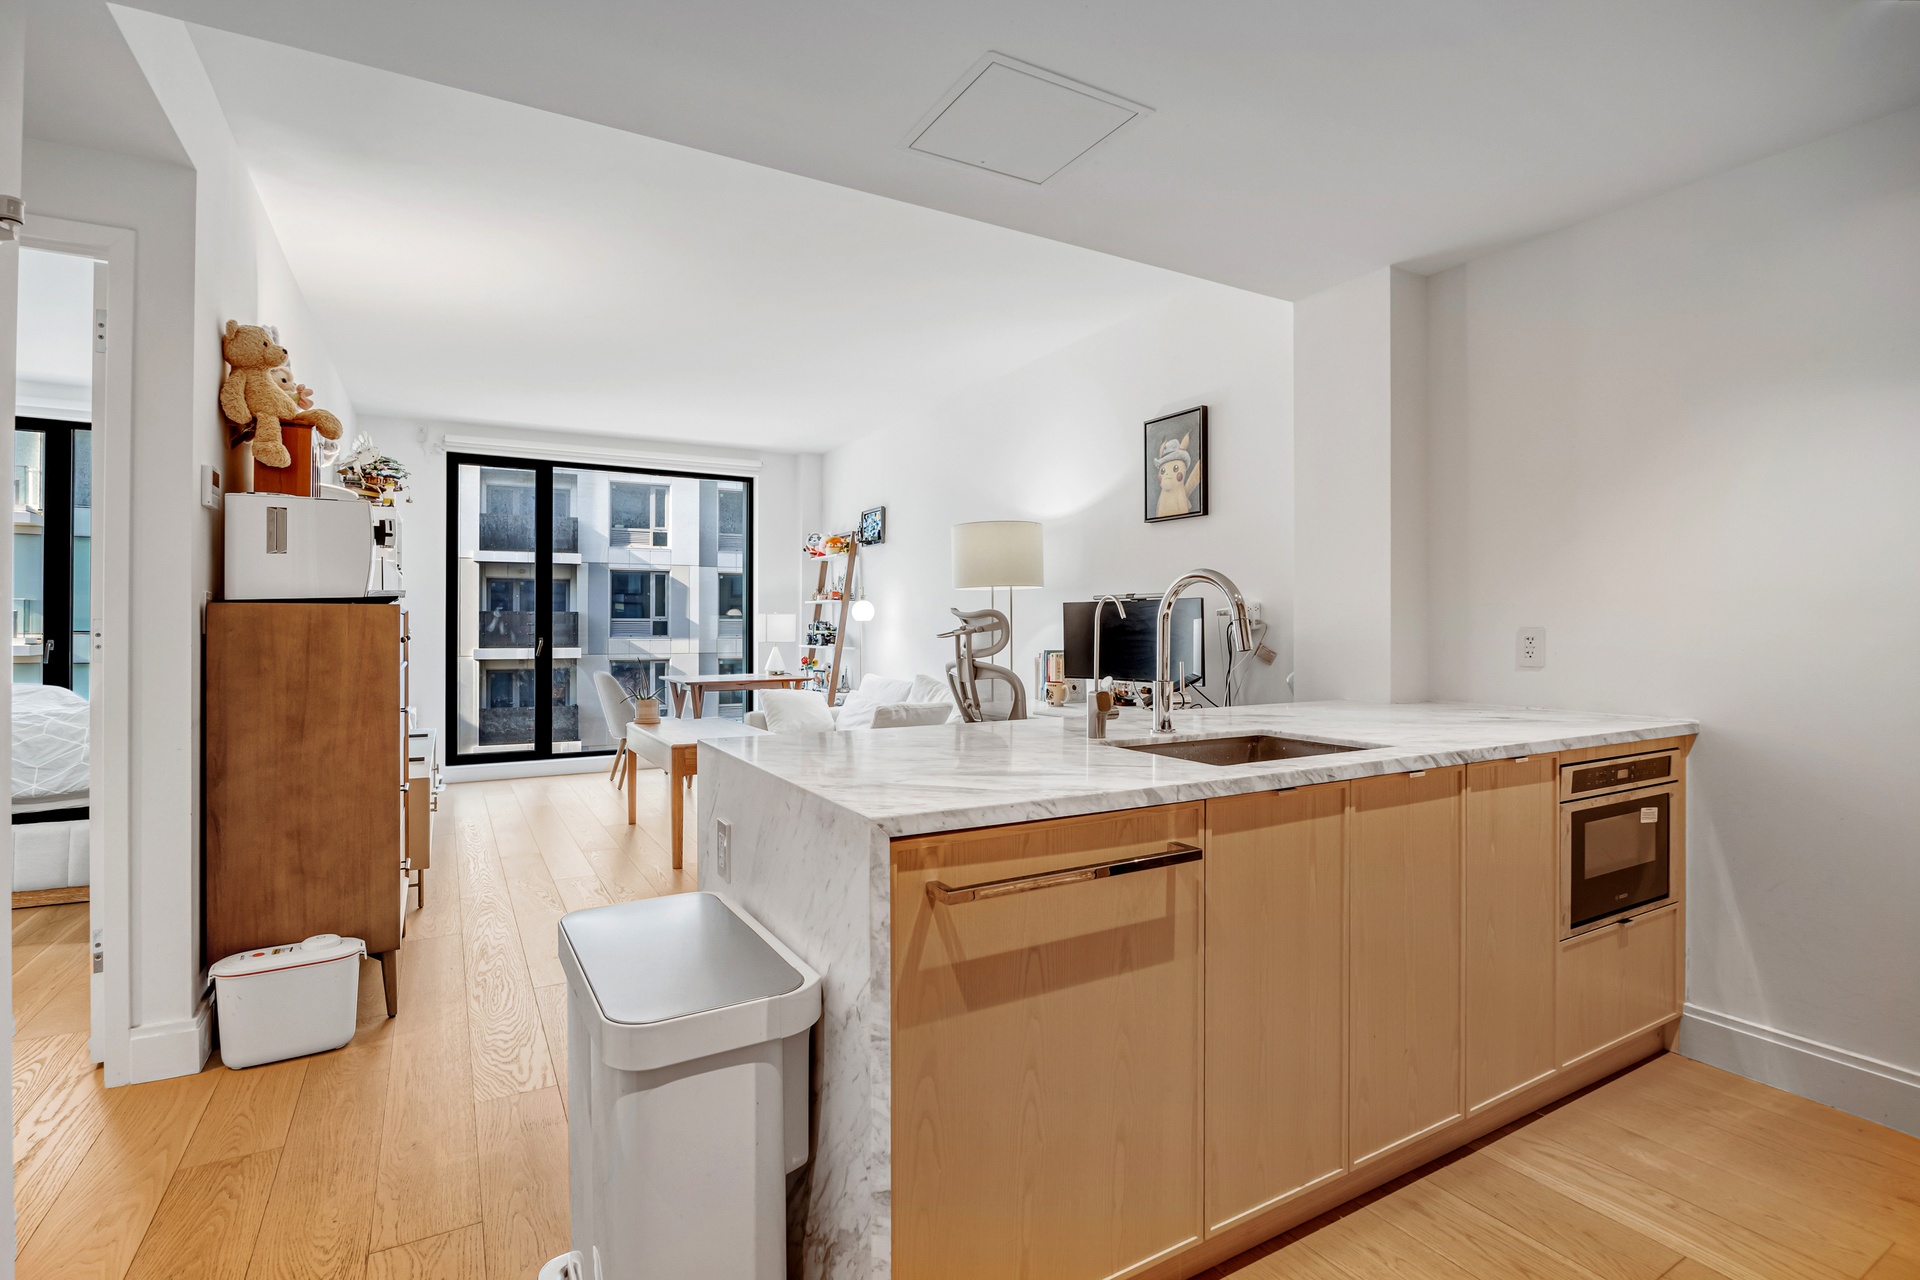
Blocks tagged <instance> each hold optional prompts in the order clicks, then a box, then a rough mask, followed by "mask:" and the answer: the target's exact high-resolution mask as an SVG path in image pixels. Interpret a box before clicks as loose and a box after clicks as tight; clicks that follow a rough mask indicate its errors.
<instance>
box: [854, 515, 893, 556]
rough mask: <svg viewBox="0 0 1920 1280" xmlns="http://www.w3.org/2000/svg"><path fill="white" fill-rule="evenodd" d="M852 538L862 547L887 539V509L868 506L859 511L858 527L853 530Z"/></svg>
mask: <svg viewBox="0 0 1920 1280" xmlns="http://www.w3.org/2000/svg"><path fill="white" fill-rule="evenodd" d="M853 536H854V540H855V541H857V542H858V543H859V544H860V545H861V546H863V547H871V546H874V545H876V544H878V543H882V542H885V541H886V540H887V509H886V508H885V507H868V508H867V509H866V510H865V511H862V512H861V513H860V524H859V527H858V528H856V529H855V530H854V535H853Z"/></svg>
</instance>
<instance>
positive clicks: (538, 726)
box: [442, 450, 759, 765]
mask: <svg viewBox="0 0 1920 1280" xmlns="http://www.w3.org/2000/svg"><path fill="white" fill-rule="evenodd" d="M463 466H471V467H482V468H489V467H490V468H498V469H502V470H510V471H531V472H532V473H533V477H534V479H533V508H534V509H533V573H534V576H533V581H534V588H533V598H534V599H535V600H536V601H540V600H549V601H550V600H552V598H553V583H554V576H553V564H554V561H553V555H554V551H553V543H554V509H553V508H554V503H553V494H554V485H553V473H554V471H555V470H556V469H558V470H562V471H572V470H582V471H599V472H608V473H618V474H625V475H629V476H633V477H636V478H637V482H638V483H646V481H647V479H648V478H650V477H656V476H657V477H660V478H662V479H667V480H711V481H717V482H720V483H722V484H738V485H740V486H741V488H742V491H743V497H742V500H743V502H744V503H745V507H746V513H745V514H746V533H745V535H744V543H743V545H744V548H745V550H744V552H743V554H742V556H741V565H740V569H739V573H740V575H741V577H742V578H743V580H744V581H743V590H742V598H743V599H744V600H745V601H746V607H745V608H744V609H743V610H742V611H741V612H742V618H741V621H742V624H743V625H742V627H741V650H742V653H743V655H744V656H743V657H742V658H740V659H732V660H730V661H739V662H740V664H741V667H742V670H743V671H744V672H746V673H751V672H753V671H754V670H755V666H754V664H755V663H756V662H757V661H758V660H759V655H758V654H757V653H755V648H756V645H755V642H754V625H753V623H754V614H753V598H754V575H755V572H756V570H757V566H756V565H755V563H754V553H753V548H754V517H755V513H756V511H757V509H758V504H757V503H756V502H755V501H754V499H755V485H756V483H757V482H756V481H755V479H754V477H752V476H743V475H725V474H715V473H712V472H705V471H681V470H675V469H671V468H664V467H640V466H623V465H621V464H619V463H613V462H571V461H555V460H552V459H544V458H529V457H516V456H513V455H509V454H488V453H455V452H453V451H451V450H449V451H448V453H447V560H446V568H447V576H446V583H447V592H446V595H447V600H446V610H447V614H446V618H447V631H446V668H447V671H446V703H445V710H444V712H443V713H442V714H443V718H444V720H445V723H444V724H443V725H442V732H443V733H444V734H445V739H444V741H445V743H446V753H447V754H446V760H447V763H448V764H449V765H465V764H516V763H523V762H529V761H538V760H556V759H574V758H576V757H595V756H598V757H601V758H605V757H608V756H611V755H613V754H614V751H615V749H616V748H614V747H604V748H596V749H593V750H583V751H555V750H554V749H553V699H552V697H551V696H546V697H540V696H538V695H536V697H535V699H534V707H533V745H532V746H531V747H530V748H528V749H527V750H524V751H481V752H462V751H461V750H460V734H459V717H460V661H461V656H460V652H459V638H460V589H459V582H460V516H461V506H460V468H461V467H463ZM484 487H485V486H484V483H483V485H482V489H483V490H484ZM480 502H481V507H482V510H484V509H485V502H486V499H485V494H484V492H482V493H481V494H480ZM671 504H672V498H671V492H670V490H669V494H668V497H667V498H666V512H667V516H668V517H669V518H671V514H672V505H671ZM573 515H574V516H575V517H578V515H579V512H578V511H575V512H573ZM608 517H609V518H608V533H609V535H611V533H612V524H613V522H612V512H611V510H609V512H608ZM669 539H671V534H670V533H669ZM645 549H646V550H671V547H648V548H645ZM648 572H654V573H661V572H663V571H661V570H650V571H648ZM721 572H727V573H731V572H733V570H721ZM667 576H668V577H669V578H671V574H668V575H667ZM576 580H577V578H576ZM576 594H577V593H576ZM479 603H480V604H481V605H482V606H484V605H485V603H486V601H485V600H484V599H482V600H481V601H479ZM607 613H608V622H609V629H611V622H612V613H613V609H612V602H611V600H609V602H608V609H607ZM656 616H658V615H656ZM581 627H582V633H583V638H584V633H585V629H586V624H585V623H584V622H583V623H582V624H581ZM609 638H610V639H611V637H609ZM534 641H535V643H534V656H533V675H532V682H533V687H534V688H535V689H536V690H552V689H553V688H554V657H553V612H552V610H549V609H541V610H536V611H535V612H534ZM569 661H574V662H575V663H576V667H575V670H576V671H577V670H578V666H577V663H578V660H577V659H569ZM633 661H661V660H660V659H633ZM666 662H667V665H669V666H671V665H672V660H671V659H667V660H666ZM613 665H614V659H613V657H612V655H608V667H609V669H611V668H612V666H613ZM573 695H574V697H575V699H576V702H577V700H578V699H579V697H580V682H579V681H578V680H577V679H576V680H575V681H574V689H573ZM480 700H481V701H482V702H484V701H485V697H484V694H483V695H482V697H481V699H480ZM582 710H583V711H585V710H587V709H586V708H582Z"/></svg>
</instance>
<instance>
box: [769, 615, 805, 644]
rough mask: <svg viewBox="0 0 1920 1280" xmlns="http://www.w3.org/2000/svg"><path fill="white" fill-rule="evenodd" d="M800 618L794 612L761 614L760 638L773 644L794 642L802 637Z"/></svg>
mask: <svg viewBox="0 0 1920 1280" xmlns="http://www.w3.org/2000/svg"><path fill="white" fill-rule="evenodd" d="M799 628H800V618H799V615H797V614H792V613H763V614H761V615H760V639H762V640H766V641H769V642H771V643H773V644H792V643H793V642H794V641H795V640H797V639H799V638H800V630H799Z"/></svg>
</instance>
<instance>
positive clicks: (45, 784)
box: [13, 684, 89, 804]
mask: <svg viewBox="0 0 1920 1280" xmlns="http://www.w3.org/2000/svg"><path fill="white" fill-rule="evenodd" d="M88 713H89V708H88V706H87V700H86V699H85V698H83V697H81V696H80V695H79V694H77V693H75V692H74V691H73V690H71V689H62V688H60V687H59V686H58V685H41V684H16V685H15V686H13V798H14V800H15V802H16V803H18V802H20V801H26V800H46V799H51V798H54V797H60V798H63V799H64V798H67V797H74V796H79V797H84V796H85V795H86V793H87V784H88V780H89V779H88V772H89V770H88V763H87V717H88ZM68 803H69V804H72V803H75V801H73V800H71V799H69V800H68ZM79 803H84V799H83V800H81V801H79Z"/></svg>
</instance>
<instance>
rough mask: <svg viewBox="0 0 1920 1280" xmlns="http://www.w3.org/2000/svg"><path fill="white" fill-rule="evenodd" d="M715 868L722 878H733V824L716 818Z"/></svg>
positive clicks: (714, 840) (714, 841)
mask: <svg viewBox="0 0 1920 1280" xmlns="http://www.w3.org/2000/svg"><path fill="white" fill-rule="evenodd" d="M713 862H714V870H716V871H718V872H719V873H720V878H721V879H722V880H732V879H733V824H732V823H731V822H725V821H721V820H717V819H716V820H715V822H714V824H713Z"/></svg>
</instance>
